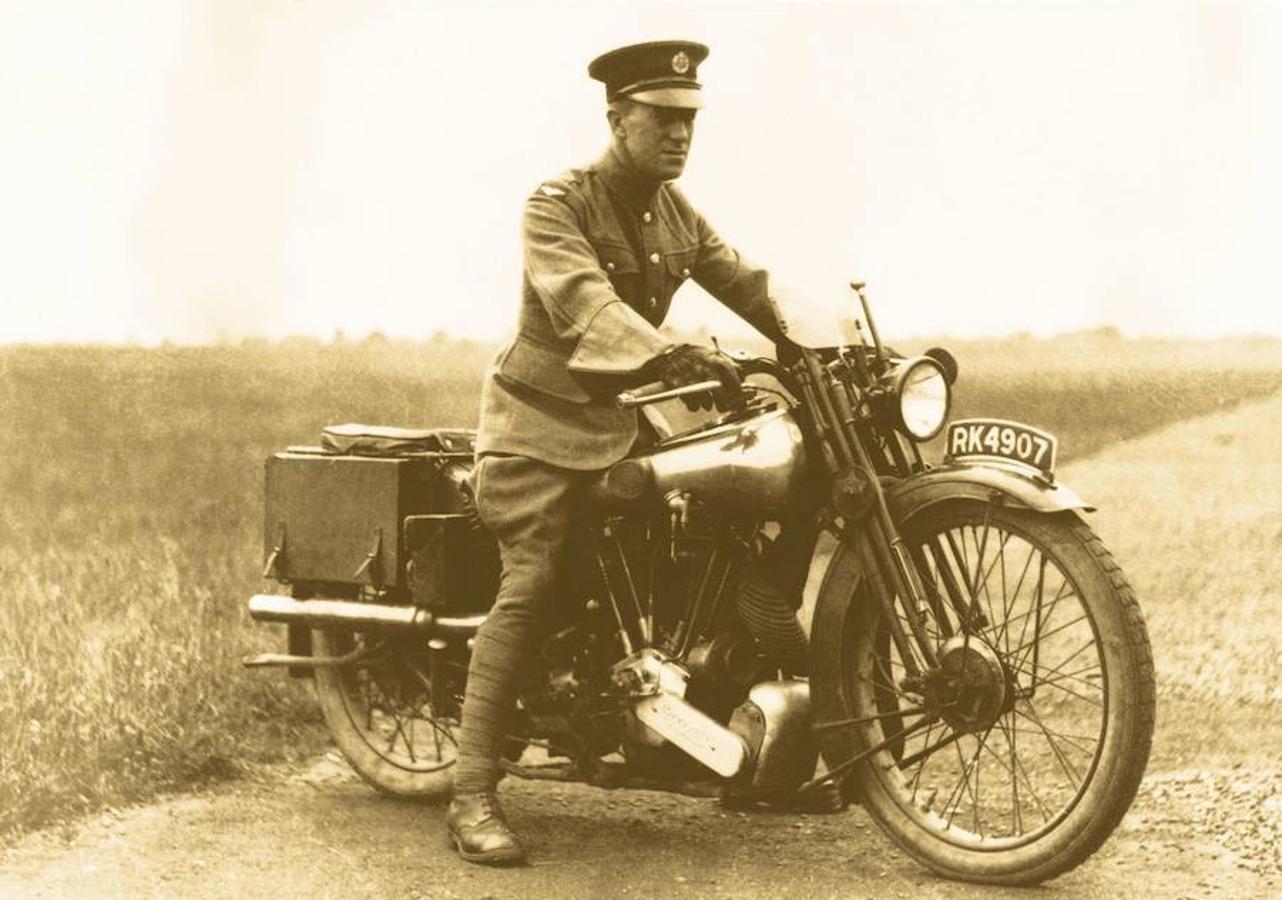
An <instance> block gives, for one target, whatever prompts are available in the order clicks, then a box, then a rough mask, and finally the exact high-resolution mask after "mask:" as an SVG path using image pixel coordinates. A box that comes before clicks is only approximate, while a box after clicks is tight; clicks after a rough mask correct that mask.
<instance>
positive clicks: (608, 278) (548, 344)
mask: <svg viewBox="0 0 1282 900" xmlns="http://www.w3.org/2000/svg"><path fill="white" fill-rule="evenodd" d="M707 55H708V48H707V47H705V46H704V45H702V44H697V43H692V42H689V41H659V42H653V43H646V44H636V45H632V46H628V47H623V48H620V49H618V50H614V51H611V52H609V53H606V54H605V55H603V56H600V57H598V58H597V59H595V60H593V61H592V63H591V64H590V65H589V66H588V74H589V75H590V76H591V77H592V78H594V79H596V80H598V81H601V82H604V84H605V89H606V99H607V103H608V111H607V113H606V119H607V121H608V122H609V125H610V136H611V139H610V147H609V149H608V150H607V151H606V153H605V155H604V156H602V157H601V158H600V159H599V160H598V161H597V162H596V163H594V164H593V165H591V166H588V167H586V168H583V169H572V170H570V171H569V172H566V173H565V174H563V175H561V176H559V177H558V178H555V179H552V180H550V181H547V182H545V183H544V184H543V185H541V186H540V187H539V188H538V189H537V190H536V191H535V192H534V193H533V195H532V196H531V197H530V198H529V199H528V200H527V201H526V205H525V215H524V222H523V234H522V236H523V240H524V243H525V273H524V282H523V284H522V291H521V308H520V314H519V318H518V323H517V329H516V337H515V338H514V339H513V341H512V342H511V343H510V344H509V345H508V346H507V347H506V348H504V350H503V351H502V352H501V353H500V354H499V356H498V358H497V359H496V360H495V363H494V365H493V366H492V367H491V370H490V372H489V374H488V376H487V379H486V383H485V387H484V390H483V393H482V398H481V421H480V430H479V434H478V437H477V454H478V462H477V466H476V470H475V472H474V474H473V487H474V489H475V494H476V503H477V510H478V512H479V514H480V516H481V519H482V521H483V522H484V523H485V525H486V527H487V528H488V529H489V530H490V531H492V532H493V533H494V535H495V537H496V538H497V540H498V543H499V551H500V555H501V558H502V563H503V576H502V581H501V585H500V588H499V595H498V599H497V601H496V603H495V605H494V608H493V610H492V611H491V612H490V614H489V616H488V618H487V619H486V621H485V624H484V625H483V626H482V627H481V629H480V631H479V633H478V634H477V636H476V642H475V645H474V649H473V652H472V661H471V665H470V668H469V670H468V681H467V696H466V698H465V701H464V705H463V722H462V728H461V731H460V735H459V747H458V762H457V765H456V769H455V784H454V790H455V797H454V800H453V802H452V803H451V804H450V808H449V813H448V816H447V821H448V826H449V831H450V836H451V839H452V841H453V842H454V844H455V846H456V847H457V849H458V851H459V853H460V854H461V855H462V856H463V858H464V859H467V860H469V861H473V862H482V863H510V862H515V861H519V860H521V859H522V858H523V857H524V850H523V848H522V847H521V844H520V842H519V841H518V839H517V837H516V835H515V834H514V833H513V831H512V829H511V828H510V827H509V826H508V823H507V821H506V819H505V818H504V816H503V812H502V810H501V808H500V807H499V805H498V800H497V797H496V795H495V786H496V784H497V781H498V776H499V772H500V769H499V764H498V759H499V749H500V745H501V742H502V740H503V731H502V722H503V720H504V718H505V717H506V715H507V714H508V712H509V711H510V710H511V708H512V707H513V704H514V702H515V695H516V687H517V685H516V680H517V678H518V671H519V669H520V667H521V665H522V663H523V662H524V661H525V659H526V657H527V654H528V653H529V652H530V651H531V650H532V646H531V645H532V642H533V640H534V639H535V637H536V630H537V623H538V622H539V621H540V620H541V619H545V618H546V616H547V613H546V610H545V607H546V606H547V605H548V604H550V603H552V602H553V601H554V598H553V597H552V596H551V594H552V585H553V582H554V579H555V573H556V566H557V563H558V561H559V559H560V558H561V556H562V553H563V550H564V544H565V540H566V535H567V532H568V529H569V522H570V518H571V515H572V513H573V511H574V509H575V508H576V505H577V497H578V494H579V492H580V491H581V490H582V489H583V486H584V485H585V484H586V483H587V482H588V481H589V479H590V477H591V474H592V473H594V472H598V471H599V470H601V469H603V468H606V467H608V466H610V465H612V464H613V463H615V462H617V461H618V460H620V459H622V458H623V457H624V456H625V455H626V454H627V452H628V450H629V448H630V447H631V446H632V445H633V443H634V442H635V440H636V438H637V416H636V413H635V411H629V410H621V409H618V408H617V407H616V406H615V405H614V403H613V396H612V394H603V393H601V392H596V393H592V392H590V391H589V389H588V388H590V387H591V385H592V384H593V383H594V381H595V382H597V383H600V381H601V380H603V379H608V380H610V382H611V383H613V384H615V385H622V384H624V383H631V384H640V383H644V382H647V381H652V380H662V381H664V382H665V383H667V384H668V385H670V386H676V385H680V384H687V383H693V382H697V381H703V380H707V379H710V378H711V379H716V380H718V381H720V382H722V384H723V386H724V389H725V391H726V392H727V393H728V392H730V391H733V390H734V389H737V388H738V376H737V374H736V372H735V369H734V366H733V364H732V363H730V361H729V360H727V359H726V358H725V357H723V356H720V355H719V354H716V353H713V352H712V351H710V350H708V349H706V348H701V347H695V346H692V345H688V344H680V345H678V344H674V343H673V342H672V341H671V340H670V339H668V338H667V337H665V336H664V335H662V334H660V333H659V331H658V330H657V326H658V325H659V324H660V323H661V322H662V321H663V319H664V316H665V315H666V314H667V311H668V306H669V303H670V301H671V299H672V295H673V293H674V292H675V291H676V290H677V288H678V287H680V286H681V284H682V283H683V282H684V281H685V280H686V279H688V278H692V279H694V281H695V282H696V283H698V284H699V285H701V286H702V287H703V288H704V289H706V290H707V291H708V292H709V293H711V294H712V295H713V296H714V297H716V298H717V299H718V300H720V301H721V302H722V303H724V304H725V305H726V306H728V307H729V308H730V309H732V310H734V311H735V312H736V313H738V314H739V315H740V316H741V317H742V318H744V319H745V320H747V321H748V322H749V323H751V324H752V325H753V326H754V327H756V328H757V330H759V331H760V332H761V333H762V334H764V335H765V336H767V337H769V338H771V339H773V340H775V341H781V340H783V334H782V330H781V328H780V326H779V324H778V318H777V316H776V314H775V309H774V305H773V303H772V302H771V300H770V297H769V295H768V293H767V276H766V273H765V272H764V271H763V270H761V269H758V268H755V267H753V266H752V265H750V264H748V263H747V262H746V261H745V260H744V259H743V258H742V257H740V256H739V254H738V253H736V252H735V251H734V250H732V249H730V248H729V247H727V246H726V245H725V244H724V243H723V242H722V241H721V239H720V238H719V237H718V236H717V235H716V233H715V232H714V231H713V230H712V229H711V228H710V227H709V226H708V223H707V222H706V221H705V220H704V219H703V217H702V216H700V215H699V214H698V213H697V212H695V211H694V209H693V208H691V206H690V204H689V203H688V202H687V201H686V199H685V197H684V196H682V194H681V193H680V192H679V191H678V190H677V189H676V188H675V187H674V186H673V185H672V183H671V182H672V181H673V180H674V179H676V178H677V177H678V176H679V175H681V173H682V171H683V170H684V169H685V164H686V159H687V157H688V155H689V152H690V141H691V138H692V136H693V132H694V121H695V112H696V111H697V110H698V109H699V108H700V107H701V106H702V105H703V103H702V97H701V94H700V86H699V82H698V81H697V80H696V71H697V69H698V66H699V64H700V63H702V62H703V60H704V59H705V58H706V57H707Z"/></svg>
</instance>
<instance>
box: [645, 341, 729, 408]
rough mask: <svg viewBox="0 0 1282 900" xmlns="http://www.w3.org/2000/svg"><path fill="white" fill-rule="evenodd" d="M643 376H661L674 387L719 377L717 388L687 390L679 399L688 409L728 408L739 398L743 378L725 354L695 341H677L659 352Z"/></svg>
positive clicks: (666, 383)
mask: <svg viewBox="0 0 1282 900" xmlns="http://www.w3.org/2000/svg"><path fill="white" fill-rule="evenodd" d="M646 372H647V376H648V377H651V378H657V379H659V380H661V381H662V382H663V383H664V385H665V386H666V387H668V388H669V389H671V388H678V387H682V386H684V385H687V384H695V383H697V382H700V381H720V382H721V388H720V390H717V391H715V392H713V393H711V394H709V393H707V392H700V393H698V394H687V395H686V396H684V397H682V398H681V400H682V401H683V402H684V403H685V405H686V408H687V409H690V410H696V409H711V408H712V407H713V406H716V407H717V409H728V408H731V407H734V406H735V405H737V404H738V403H740V402H742V401H741V399H740V398H741V394H742V391H743V382H742V381H740V379H739V370H738V368H736V366H735V364H734V362H733V361H732V360H731V359H730V358H729V357H728V356H726V355H725V354H723V353H718V352H717V351H715V350H709V349H708V348H707V347H699V346H697V345H695V344H677V345H676V346H675V347H672V348H670V349H668V350H665V351H664V352H663V353H660V354H659V355H658V356H656V357H655V358H654V359H652V360H650V362H649V363H648V364H647V366H646Z"/></svg>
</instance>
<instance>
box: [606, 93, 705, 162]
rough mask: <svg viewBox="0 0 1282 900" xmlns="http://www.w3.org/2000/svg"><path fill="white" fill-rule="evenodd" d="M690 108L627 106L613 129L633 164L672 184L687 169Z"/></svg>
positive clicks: (690, 125)
mask: <svg viewBox="0 0 1282 900" xmlns="http://www.w3.org/2000/svg"><path fill="white" fill-rule="evenodd" d="M695 112H696V110H693V109H675V108H673V107H668V106H647V105H646V104H644V103H629V104H626V105H625V108H624V109H623V110H622V115H620V117H619V121H618V125H617V127H616V135H618V134H619V129H622V134H621V135H620V137H621V139H622V141H623V145H624V147H625V148H626V149H627V151H628V155H629V157H631V159H632V165H633V166H634V167H636V169H637V171H638V172H639V173H640V174H642V175H646V176H649V177H651V178H654V179H656V180H659V181H671V180H672V179H674V178H676V177H678V176H679V175H680V174H681V172H682V171H683V170H684V169H685V167H686V157H687V156H688V155H689V153H690V139H691V138H692V137H693V136H694V114H695Z"/></svg>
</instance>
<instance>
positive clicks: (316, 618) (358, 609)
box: [249, 594, 485, 637]
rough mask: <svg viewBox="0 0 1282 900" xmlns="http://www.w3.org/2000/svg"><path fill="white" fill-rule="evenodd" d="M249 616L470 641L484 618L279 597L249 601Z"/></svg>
mask: <svg viewBox="0 0 1282 900" xmlns="http://www.w3.org/2000/svg"><path fill="white" fill-rule="evenodd" d="M249 616H250V618H252V619H254V620H255V621H257V622H284V623H286V624H288V625H302V626H304V627H307V628H324V627H326V626H333V625H341V626H346V627H348V628H355V629H360V630H365V631H413V632H418V633H420V634H422V635H423V636H424V637H471V636H472V635H474V634H476V629H478V628H480V627H481V623H482V622H484V621H485V615H484V614H481V615H476V616H437V615H434V614H433V613H432V612H431V611H430V610H426V609H422V608H421V607H417V606H391V605H388V604H384V603H359V602H357V601H355V600H331V599H327V598H318V599H314V600H296V599H294V598H293V597H284V596H282V595H280V594H255V595H254V596H252V597H250V598H249Z"/></svg>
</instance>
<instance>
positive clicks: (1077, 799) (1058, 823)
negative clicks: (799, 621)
mask: <svg viewBox="0 0 1282 900" xmlns="http://www.w3.org/2000/svg"><path fill="white" fill-rule="evenodd" d="M899 530H900V534H901V536H902V537H903V539H904V542H905V544H906V545H907V547H908V550H909V553H910V555H912V556H913V557H914V558H915V559H917V560H918V561H919V562H918V569H919V571H921V573H922V581H923V584H924V585H925V587H926V594H927V600H928V604H927V605H928V609H927V611H926V613H925V618H926V631H927V634H928V637H929V643H931V644H932V645H933V646H934V649H935V652H936V655H937V656H938V657H939V659H938V667H937V668H936V672H937V674H936V675H934V676H928V677H927V678H925V679H920V680H916V681H914V680H913V679H911V678H909V679H907V681H906V680H905V679H906V676H907V675H908V671H907V669H906V667H905V666H904V664H903V662H904V661H903V659H902V658H901V655H900V652H899V650H898V649H897V644H896V642H895V641H893V640H890V639H889V638H890V636H891V627H890V622H889V620H888V619H887V618H886V616H885V614H884V613H883V611H882V606H881V604H880V603H879V602H878V601H877V598H876V596H875V595H874V594H873V591H875V590H877V589H878V587H879V585H880V580H879V579H878V578H876V577H875V576H870V575H869V574H868V570H867V568H866V567H865V566H864V565H861V563H860V560H861V559H866V558H867V544H866V539H865V538H864V537H863V536H862V535H859V536H857V537H855V538H853V539H852V543H850V544H843V545H842V548H841V550H839V552H838V553H837V554H835V555H834V558H833V560H832V562H831V564H830V566H829V570H828V573H827V575H826V577H825V582H824V586H823V588H822V589H821V595H820V600H819V604H818V607H817V611H816V618H815V628H814V634H815V635H816V637H817V640H816V641H815V645H814V648H813V653H814V654H815V656H814V658H815V675H814V677H812V689H813V690H814V692H815V710H816V728H817V730H818V731H819V734H820V738H821V741H822V745H823V751H824V758H825V762H826V764H827V766H828V768H829V770H834V769H837V768H838V767H839V766H842V764H843V763H847V765H846V766H845V768H844V769H843V770H842V771H844V772H846V776H845V777H846V778H847V779H848V781H847V784H846V785H845V787H846V789H847V791H849V792H852V793H855V794H857V795H858V796H859V797H860V799H861V801H862V803H863V804H864V807H865V808H866V809H867V811H868V812H869V814H870V815H871V816H872V817H873V818H874V819H875V820H876V821H877V823H878V824H879V825H880V826H881V827H882V828H883V829H884V830H885V831H886V832H887V834H889V835H890V836H891V838H893V839H894V841H895V842H896V843H898V844H899V845H900V846H901V847H902V848H903V849H904V850H905V851H906V852H907V853H908V854H910V855H911V856H913V857H914V858H916V859H917V860H918V861H920V862H921V863H923V864H924V865H926V866H927V867H928V868H930V869H932V870H933V871H935V872H937V873H939V874H941V875H944V876H946V877H948V878H953V879H958V880H963V881H974V882H982V883H989V884H1003V885H1029V884H1036V883H1039V882H1043V881H1046V880H1047V879H1050V878H1054V877H1056V876H1058V875H1061V874H1063V873H1064V872H1067V871H1068V870H1070V869H1072V868H1073V867H1074V866H1077V865H1078V864H1079V863H1081V862H1082V861H1083V860H1085V859H1086V858H1087V857H1089V856H1090V855H1091V854H1092V853H1094V852H1095V850H1097V849H1098V848H1099V847H1100V845H1101V844H1102V843H1103V842H1104V840H1105V839H1106V838H1107V837H1108V836H1109V835H1110V834H1111V833H1112V831H1113V829H1114V828H1115V827H1116V826H1117V824H1118V823H1119V822H1120V821H1121V819H1122V817H1123V816H1124V815H1125V813H1126V811H1127V809H1128V808H1129V807H1130V805H1131V802H1132V801H1133V799H1134V797H1135V793H1136V791H1137V789H1138V788H1139V783H1140V779H1141V777H1142V776H1143V774H1144V768H1145V765H1146V764H1147V762H1148V755H1149V749H1150V747H1151V744H1152V736H1153V724H1154V715H1155V705H1156V699H1155V683H1154V675H1153V658H1152V652H1151V649H1150V646H1149V641H1148V635H1147V631H1146V629H1145V626H1144V620H1143V617H1142V616H1141V614H1140V610H1139V606H1138V605H1137V603H1136V600H1135V596H1134V593H1133V592H1132V591H1131V588H1130V586H1129V585H1128V584H1127V582H1126V579H1125V577H1124V576H1123V574H1122V572H1121V570H1120V569H1119V568H1118V567H1117V565H1116V564H1115V563H1114V562H1113V559H1112V557H1111V556H1110V555H1109V553H1108V551H1107V550H1106V549H1105V548H1104V546H1103V544H1102V543H1101V542H1100V540H1099V538H1098V537H1096V536H1095V534H1094V533H1093V532H1092V531H1091V529H1090V528H1089V527H1088V526H1087V525H1085V524H1084V523H1083V522H1082V521H1081V519H1080V518H1078V517H1077V516H1076V515H1075V514H1073V513H1058V514H1050V515H1048V514H1043V513H1036V512H1033V511H1031V510H1027V509H1023V508H1013V507H1007V506H1000V505H996V504H993V503H988V502H984V501H981V500H976V499H971V498H954V499H947V500H944V501H942V502H939V503H935V504H932V505H930V506H928V507H926V508H924V509H921V510H918V511H916V512H914V513H913V514H911V515H910V517H909V518H908V519H907V520H906V521H904V522H901V523H899ZM861 542H862V543H863V547H862V549H861V547H860V543H861ZM977 573H978V574H977ZM950 579H951V581H952V586H953V588H954V590H953V592H952V593H951V594H950V593H949V586H950V585H949V581H950ZM966 585H971V586H973V587H974V590H973V592H972V591H971V590H970V589H968V588H967V587H966ZM957 597H961V598H962V599H961V600H960V601H958V600H957V599H955V598H957ZM895 609H896V612H897V616H898V618H899V619H900V622H901V624H902V625H903V627H904V630H905V631H908V623H907V620H906V618H905V617H904V614H903V609H902V606H899V605H897V606H896V607H895ZM963 620H965V621H968V622H969V623H970V625H971V627H970V628H969V629H964V628H962V622H963ZM1017 632H1018V633H1017ZM910 634H911V632H910ZM917 652H918V651H915V650H914V651H913V654H914V656H915V655H916V654H917ZM920 664H921V667H922V668H927V666H926V665H925V663H924V661H920ZM939 673H943V674H939ZM860 719H864V720H866V721H856V722H847V720H860ZM843 722H844V723H845V724H842V723H843ZM826 723H832V724H831V725H828V724H826ZM905 731H906V732H907V733H906V734H902V732H905ZM897 736H898V737H897ZM878 745H881V749H877V750H876V751H875V752H873V753H872V754H871V755H866V757H865V759H864V760H863V761H861V762H857V763H853V764H850V763H849V761H850V760H852V759H853V758H854V757H855V756H856V755H857V754H859V753H860V752H861V751H867V750H869V749H870V748H875V747H877V746H878Z"/></svg>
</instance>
